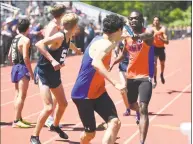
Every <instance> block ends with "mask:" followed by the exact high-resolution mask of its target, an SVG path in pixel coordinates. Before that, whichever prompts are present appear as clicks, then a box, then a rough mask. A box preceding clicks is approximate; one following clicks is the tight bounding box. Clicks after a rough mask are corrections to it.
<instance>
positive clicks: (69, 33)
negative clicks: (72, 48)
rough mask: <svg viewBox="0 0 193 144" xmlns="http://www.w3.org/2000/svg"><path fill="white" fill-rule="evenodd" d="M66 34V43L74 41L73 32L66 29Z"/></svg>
mask: <svg viewBox="0 0 193 144" xmlns="http://www.w3.org/2000/svg"><path fill="white" fill-rule="evenodd" d="M64 33H65V34H66V42H68V41H69V40H70V39H72V36H73V34H72V31H71V30H66V29H64Z"/></svg>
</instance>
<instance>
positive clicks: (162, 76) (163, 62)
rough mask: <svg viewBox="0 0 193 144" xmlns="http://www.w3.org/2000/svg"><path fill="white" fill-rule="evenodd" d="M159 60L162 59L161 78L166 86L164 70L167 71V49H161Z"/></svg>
mask: <svg viewBox="0 0 193 144" xmlns="http://www.w3.org/2000/svg"><path fill="white" fill-rule="evenodd" d="M159 59H160V65H161V74H160V78H161V82H162V83H163V84H164V83H165V79H164V69H165V59H166V54H165V48H162V49H161V52H160V57H159Z"/></svg>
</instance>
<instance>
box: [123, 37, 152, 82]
mask: <svg viewBox="0 0 193 144" xmlns="http://www.w3.org/2000/svg"><path fill="white" fill-rule="evenodd" d="M125 48H126V49H127V51H128V53H129V65H128V67H127V78H128V79H136V78H146V77H149V49H150V46H148V45H147V44H146V43H145V42H143V41H141V40H138V41H133V40H132V39H131V38H128V39H126V43H125Z"/></svg>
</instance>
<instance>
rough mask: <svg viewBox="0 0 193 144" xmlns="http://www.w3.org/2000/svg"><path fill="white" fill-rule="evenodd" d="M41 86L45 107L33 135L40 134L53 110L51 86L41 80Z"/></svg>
mask: <svg viewBox="0 0 193 144" xmlns="http://www.w3.org/2000/svg"><path fill="white" fill-rule="evenodd" d="M39 88H40V95H41V97H42V100H43V105H44V109H43V110H42V111H41V113H40V115H39V117H38V119H37V124H36V127H35V129H34V132H33V136H39V135H40V131H41V129H42V127H43V126H44V124H45V121H46V119H47V118H48V116H49V115H50V114H51V113H52V111H53V102H52V97H51V93H50V88H49V87H48V86H47V85H43V84H42V83H41V81H40V80H39Z"/></svg>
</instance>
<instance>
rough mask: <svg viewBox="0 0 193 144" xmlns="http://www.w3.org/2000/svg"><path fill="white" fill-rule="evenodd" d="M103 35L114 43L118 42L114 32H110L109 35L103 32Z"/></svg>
mask: <svg viewBox="0 0 193 144" xmlns="http://www.w3.org/2000/svg"><path fill="white" fill-rule="evenodd" d="M103 37H104V38H105V39H108V40H109V41H110V42H112V43H116V42H118V41H117V40H116V38H115V36H114V35H113V34H110V35H108V34H103Z"/></svg>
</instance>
